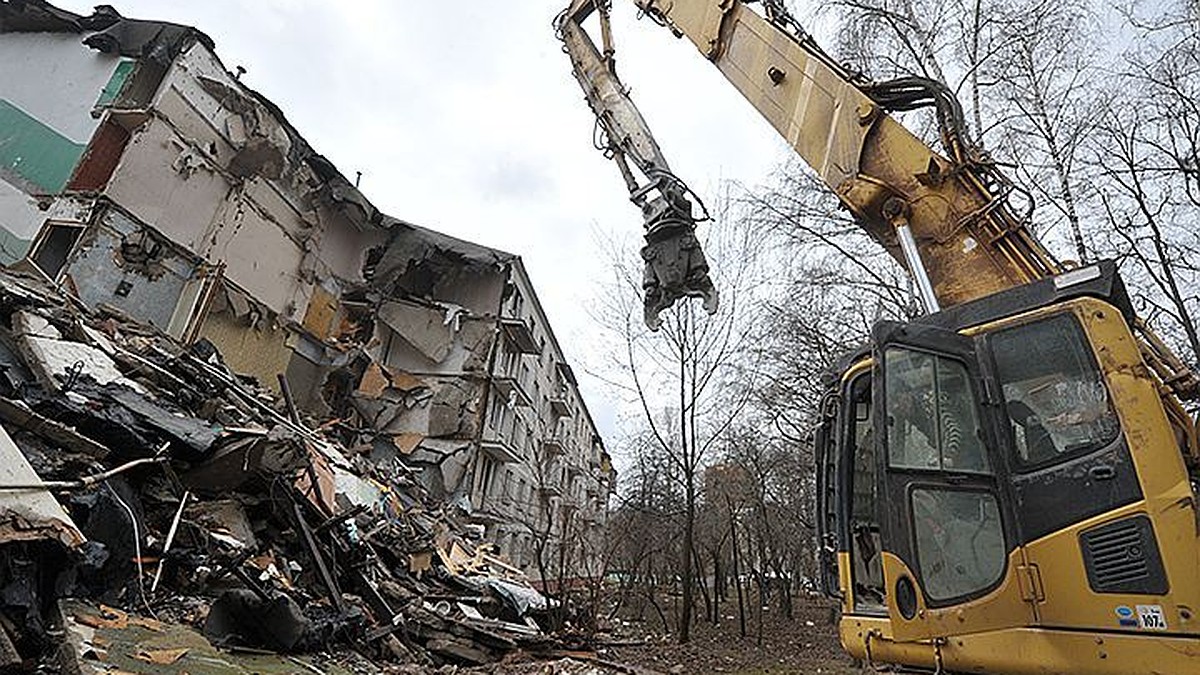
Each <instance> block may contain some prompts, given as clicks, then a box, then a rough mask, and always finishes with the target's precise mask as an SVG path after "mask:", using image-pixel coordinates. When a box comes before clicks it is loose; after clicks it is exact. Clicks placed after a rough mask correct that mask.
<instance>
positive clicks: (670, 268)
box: [642, 223, 719, 331]
mask: <svg viewBox="0 0 1200 675" xmlns="http://www.w3.org/2000/svg"><path fill="white" fill-rule="evenodd" d="M642 259H643V260H645V261H646V267H645V271H644V276H643V278H642V289H643V290H644V291H645V292H646V297H645V308H644V311H645V315H644V319H645V322H646V326H647V327H648V328H649V329H650V330H652V331H657V330H658V329H659V328H660V327H661V326H662V318H660V317H659V314H660V313H661V312H662V311H663V310H664V309H667V308H669V307H670V306H671V305H673V304H675V301H676V300H679V299H681V298H702V299H703V300H704V311H706V312H708V313H709V314H715V313H716V311H717V305H718V302H719V300H718V295H717V289H716V287H715V286H713V282H712V279H710V278H709V276H708V261H707V260H706V259H705V258H704V251H703V250H701V248H700V241H699V240H697V239H696V234H695V231H694V229H693V228H692V227H691V225H690V224H685V223H679V224H678V225H676V226H674V227H671V226H659V227H656V228H654V229H652V230H650V231H649V232H647V233H646V245H645V246H644V247H643V248H642Z"/></svg>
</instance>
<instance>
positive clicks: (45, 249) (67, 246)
mask: <svg viewBox="0 0 1200 675" xmlns="http://www.w3.org/2000/svg"><path fill="white" fill-rule="evenodd" d="M82 233H83V226H81V225H60V224H56V223H48V224H47V225H46V229H45V232H44V233H43V234H42V238H41V241H40V242H38V245H37V248H36V249H35V250H34V251H33V253H32V255H30V260H32V261H33V264H35V265H37V267H38V269H40V270H41V271H42V272H45V273H46V276H48V277H50V278H51V279H58V275H59V274H60V273H61V272H62V269H63V267H64V266H65V265H66V264H67V256H69V255H70V254H71V249H72V248H73V247H74V246H75V242H76V241H78V240H79V235H81V234H82Z"/></svg>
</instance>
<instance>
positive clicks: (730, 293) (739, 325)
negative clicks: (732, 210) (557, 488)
mask: <svg viewBox="0 0 1200 675" xmlns="http://www.w3.org/2000/svg"><path fill="white" fill-rule="evenodd" d="M717 213H718V214H719V215H718V218H717V220H715V221H714V222H713V223H712V224H711V225H710V226H709V227H708V228H707V229H708V238H707V242H706V243H705V249H706V252H707V254H708V258H709V261H710V264H711V267H712V270H711V273H712V276H713V279H714V282H715V283H716V284H717V286H718V287H719V288H720V289H721V293H722V298H721V302H722V309H721V311H720V312H718V313H717V314H716V315H713V316H708V315H706V314H704V312H703V311H701V310H700V309H699V308H698V307H696V306H694V305H693V304H692V303H680V304H677V305H676V306H674V307H673V308H671V309H670V310H668V311H667V312H665V320H664V321H663V326H662V328H661V330H660V331H659V332H657V333H653V332H651V331H649V330H648V329H647V328H645V326H643V325H642V323H641V318H640V317H641V312H640V306H641V283H640V280H641V277H640V273H639V272H638V271H637V270H638V269H639V267H638V266H637V265H634V264H632V261H628V260H627V259H625V257H623V256H621V255H619V254H618V255H617V256H615V257H614V265H613V271H614V279H613V283H612V284H611V285H610V287H609V288H608V290H607V292H606V294H605V298H604V299H603V300H602V302H601V303H600V305H599V306H598V307H597V308H596V311H595V312H594V318H595V320H596V322H597V324H598V326H599V327H600V328H601V330H602V331H603V333H604V334H605V335H606V337H607V339H608V341H609V343H610V344H611V345H612V350H613V353H614V355H615V356H616V358H614V359H613V360H612V361H611V362H610V363H609V364H608V365H609V367H608V369H607V371H608V373H609V375H608V377H609V379H610V381H612V382H613V383H614V384H615V385H616V386H617V387H618V388H619V389H620V390H621V391H623V392H625V393H626V394H627V398H628V400H629V402H630V403H631V404H632V405H633V406H635V407H636V409H637V410H638V411H639V412H640V415H638V416H637V425H638V428H640V429H641V430H642V431H643V432H644V433H645V436H646V438H648V439H650V440H652V443H651V444H650V445H649V446H648V448H645V449H649V450H650V451H652V452H655V453H658V454H660V455H661V456H663V457H665V458H666V460H667V464H668V466H669V468H670V473H669V474H668V475H667V476H666V478H667V479H668V480H670V481H672V482H673V483H675V485H676V486H677V488H678V489H679V491H680V494H681V495H682V500H683V503H682V507H683V513H682V523H681V524H682V532H681V541H680V543H679V547H678V550H677V562H678V568H677V569H678V571H679V577H680V591H681V593H682V599H681V603H680V610H679V620H678V631H677V632H678V637H679V640H680V641H681V642H686V641H688V640H689V639H690V637H691V625H692V620H693V608H694V605H695V588H696V571H697V570H696V560H697V555H696V539H695V535H696V523H697V513H698V504H699V489H700V483H699V476H700V472H701V471H702V470H703V467H704V466H705V464H706V463H707V462H708V460H709V458H710V456H711V454H712V451H713V447H714V444H715V443H716V442H717V440H718V439H719V438H720V437H721V435H722V434H723V433H725V431H726V430H727V429H728V428H729V426H730V425H731V424H732V423H733V421H734V420H735V419H737V417H738V415H739V414H740V413H741V411H742V410H743V409H744V407H745V406H746V403H747V400H748V397H747V396H745V395H741V396H737V397H733V398H731V397H730V396H729V395H727V392H729V391H734V390H733V389H730V388H726V387H724V386H723V385H724V383H725V382H726V381H727V380H728V378H730V377H733V376H738V375H740V374H741V373H744V372H747V370H750V371H751V372H752V371H753V369H746V368H742V367H739V366H740V365H741V363H742V361H743V360H744V359H746V358H748V357H749V356H752V353H751V352H750V351H749V350H748V349H747V347H748V346H749V345H750V337H751V331H752V328H753V322H752V320H751V314H752V311H753V309H752V308H753V304H754V302H755V295H756V293H757V292H758V290H759V286H758V284H759V280H758V279H757V277H756V276H755V275H756V273H757V268H756V259H757V253H758V251H759V250H760V249H761V248H762V246H761V241H762V236H761V235H759V234H758V233H756V232H754V231H751V230H749V229H747V228H744V227H740V226H739V223H738V222H737V220H736V219H734V218H732V217H730V214H729V209H728V200H722V205H721V208H720V209H718V210H717ZM736 391H739V392H744V391H746V389H745V388H740V389H737V390H736Z"/></svg>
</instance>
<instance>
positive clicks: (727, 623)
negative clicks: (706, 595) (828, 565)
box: [600, 598, 862, 675]
mask: <svg viewBox="0 0 1200 675" xmlns="http://www.w3.org/2000/svg"><path fill="white" fill-rule="evenodd" d="M722 613H723V614H725V615H726V618H725V619H724V621H723V622H722V623H721V625H719V626H713V625H711V624H710V623H709V622H707V621H705V620H703V619H700V620H698V621H697V622H696V625H695V629H694V631H693V638H692V641H691V642H690V643H689V644H686V645H680V644H678V643H677V642H676V641H675V640H674V639H672V638H670V637H666V636H662V635H658V634H655V633H654V632H648V633H647V634H644V635H643V636H642V640H644V641H645V642H644V644H640V645H636V646H624V647H602V648H601V652H600V655H601V656H602V657H604V658H607V659H611V660H612V661H616V662H621V663H626V664H631V665H636V666H640V667H642V668H646V669H649V670H652V671H658V672H663V673H686V674H687V675H700V674H707V673H730V674H733V675H783V674H785V673H804V674H806V675H807V674H809V673H828V674H832V675H850V674H854V675H858V674H859V673H861V672H862V670H861V669H859V668H857V667H856V666H855V665H854V662H853V660H852V659H850V657H848V656H846V655H845V654H844V653H843V652H842V649H841V645H840V644H838V638H837V627H836V624H834V623H833V622H832V621H831V620H832V619H833V617H835V616H836V614H835V612H833V611H832V607H831V605H830V603H829V602H828V601H826V600H824V599H818V598H797V600H796V605H795V613H794V618H793V619H792V620H791V621H789V620H787V619H785V618H783V617H782V616H779V615H776V614H775V613H774V612H763V622H762V640H761V644H760V643H759V640H758V623H757V618H758V617H757V615H752V616H748V617H747V625H746V630H747V636H746V637H745V638H743V637H742V636H741V633H740V629H739V626H738V620H737V616H736V609H732V610H731V611H729V612H722ZM634 628H636V626H626V627H624V630H623V632H624V633H626V634H627V635H629V637H631V638H632V637H633V636H634V635H636V632H637V631H636V630H631V629H634Z"/></svg>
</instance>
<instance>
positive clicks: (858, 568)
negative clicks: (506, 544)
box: [845, 375, 886, 612]
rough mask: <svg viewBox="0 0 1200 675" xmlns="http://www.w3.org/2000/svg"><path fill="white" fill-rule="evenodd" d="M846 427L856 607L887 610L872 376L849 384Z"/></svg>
mask: <svg viewBox="0 0 1200 675" xmlns="http://www.w3.org/2000/svg"><path fill="white" fill-rule="evenodd" d="M846 412H847V415H846V417H847V426H846V429H845V433H846V440H847V444H848V445H849V446H850V448H849V450H850V456H851V457H852V458H853V460H852V464H851V467H850V469H851V471H850V486H849V488H850V489H849V494H850V509H849V511H850V562H851V565H852V566H853V568H854V573H853V575H854V607H855V609H856V610H859V611H868V612H870V611H876V612H882V611H886V605H885V604H884V595H885V591H884V588H885V585H884V582H883V560H882V552H883V541H882V538H881V537H880V530H879V516H878V513H879V510H878V505H877V504H878V499H879V494H878V489H879V488H878V485H877V483H876V480H875V434H874V427H873V420H872V414H871V378H870V376H869V375H862V376H859V377H857V378H855V380H854V381H853V382H852V383H851V384H850V396H849V401H848V406H847V409H846Z"/></svg>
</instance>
